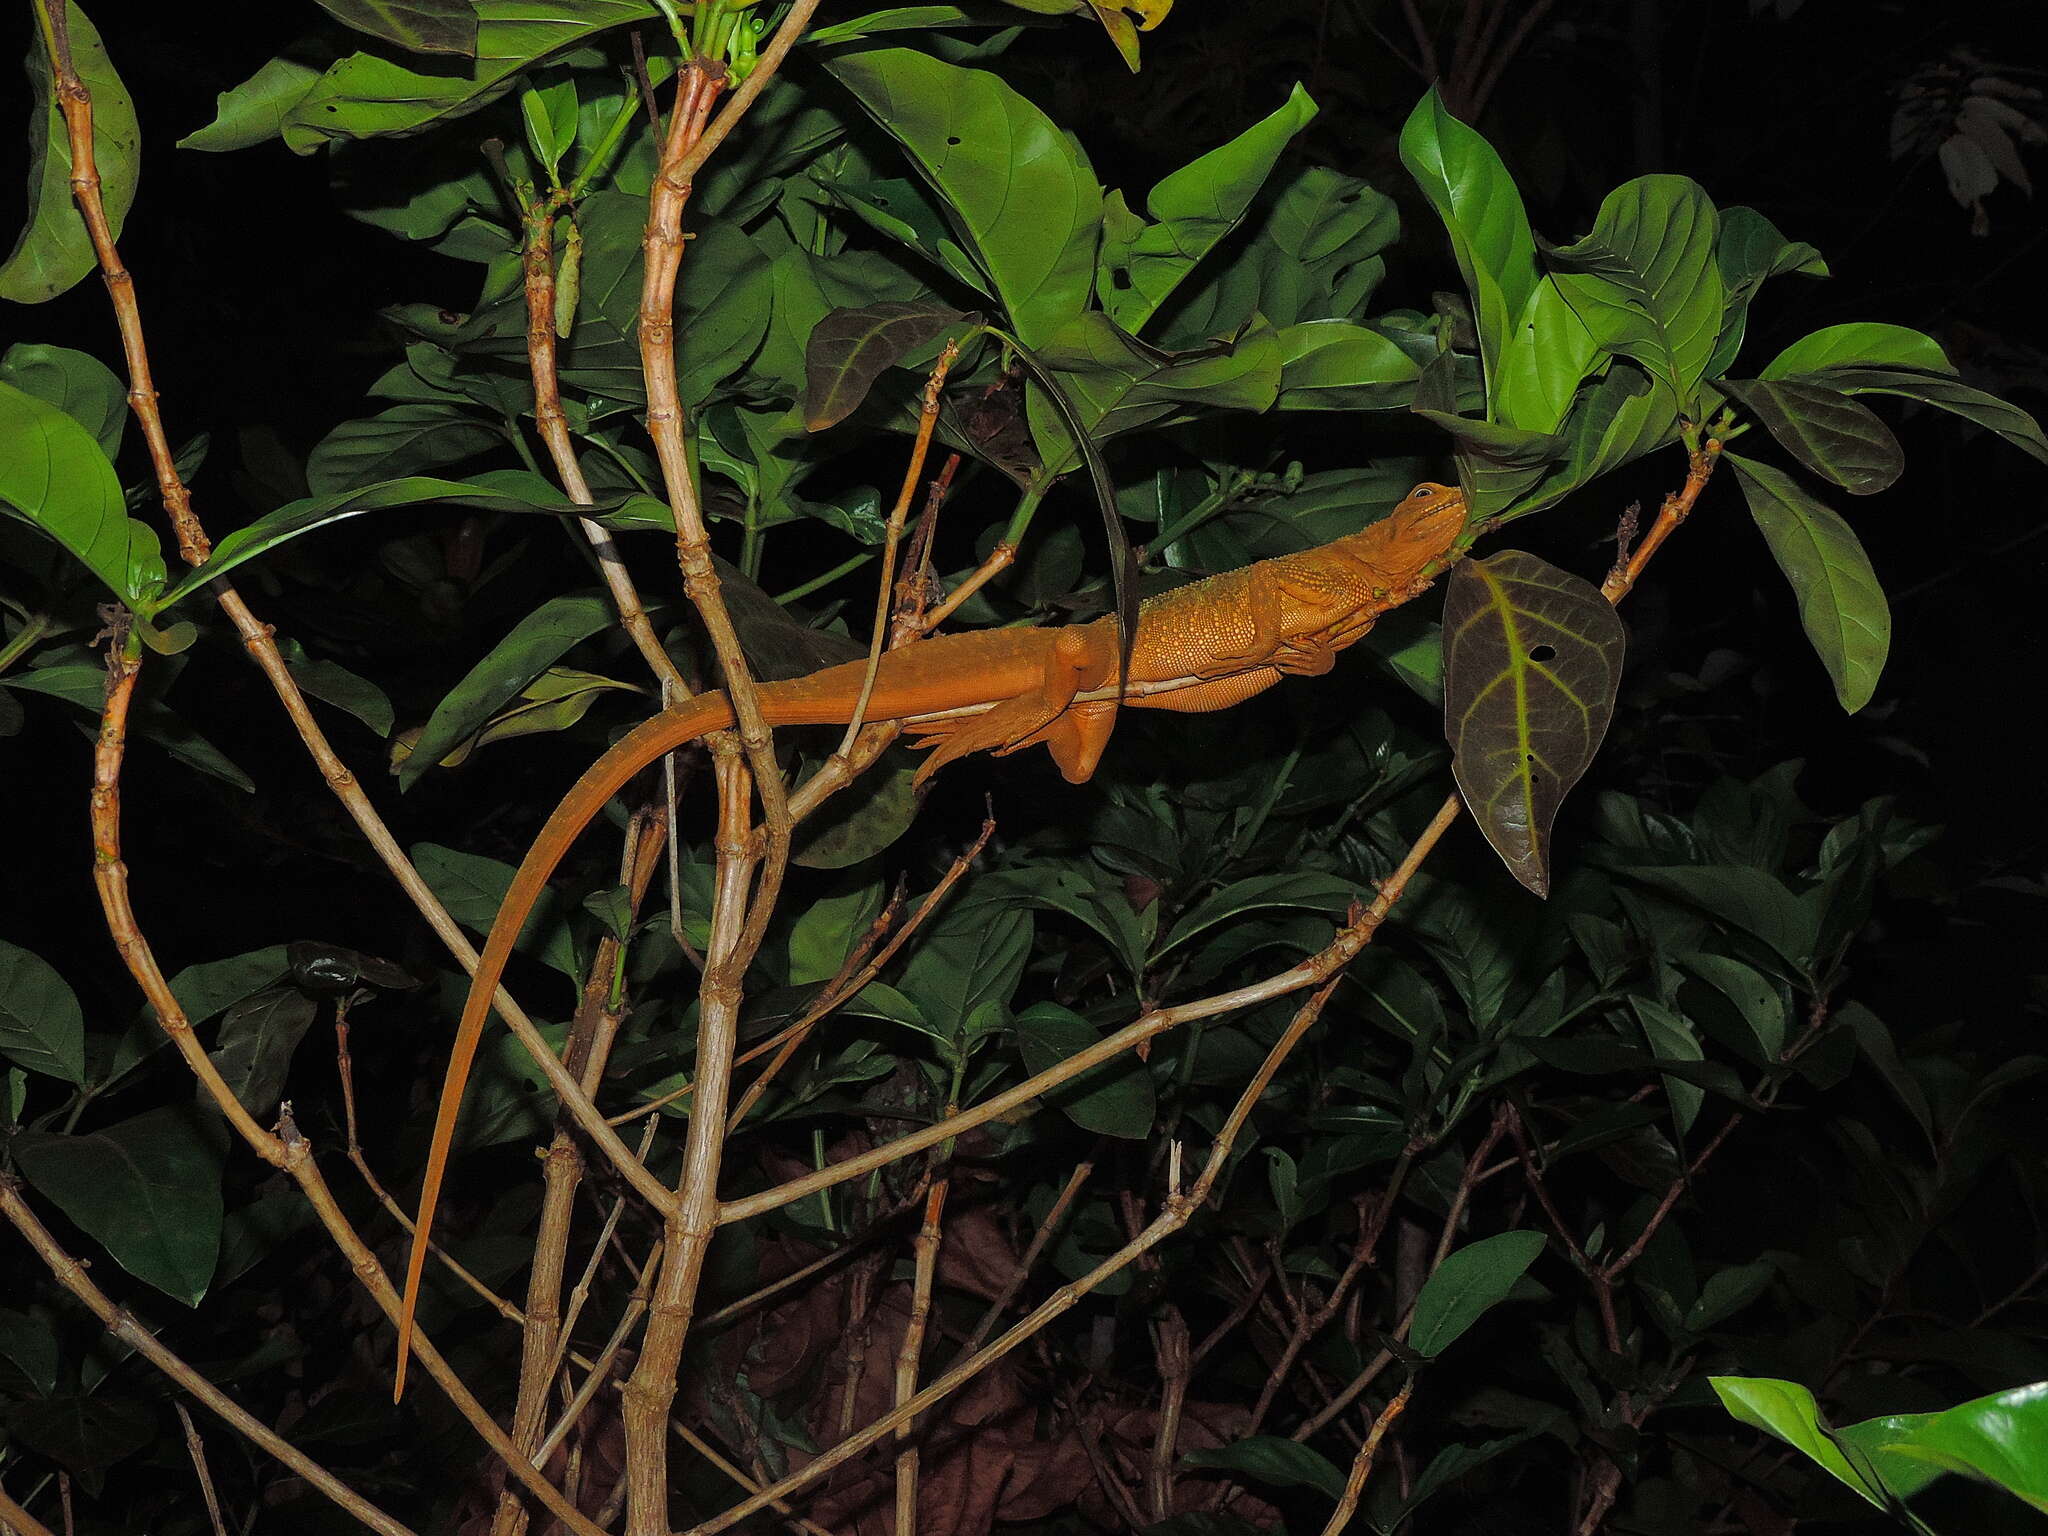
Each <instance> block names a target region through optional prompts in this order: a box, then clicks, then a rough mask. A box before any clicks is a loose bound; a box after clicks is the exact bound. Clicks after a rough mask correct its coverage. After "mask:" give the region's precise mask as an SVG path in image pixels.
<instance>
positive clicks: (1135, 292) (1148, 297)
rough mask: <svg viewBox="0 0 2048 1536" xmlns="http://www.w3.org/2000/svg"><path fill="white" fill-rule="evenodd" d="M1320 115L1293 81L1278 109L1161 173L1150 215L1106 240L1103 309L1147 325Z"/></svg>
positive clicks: (1101, 262)
mask: <svg viewBox="0 0 2048 1536" xmlns="http://www.w3.org/2000/svg"><path fill="white" fill-rule="evenodd" d="M1315 115H1316V104H1315V103H1314V102H1313V101H1311V100H1310V99H1309V95H1308V92H1306V91H1304V90H1303V89H1302V88H1301V87H1300V86H1299V85H1296V86H1295V87H1294V89H1293V91H1292V92H1291V93H1289V95H1288V98H1287V101H1286V104H1285V105H1284V106H1282V107H1281V108H1280V110H1279V111H1277V112H1274V113H1273V114H1271V115H1270V116H1268V117H1266V118H1264V119H1262V120H1261V121H1259V122H1256V123H1254V124H1253V125H1252V126H1251V127H1249V128H1247V129H1246V130H1245V131H1244V132H1243V133H1241V134H1239V135H1238V136H1237V137H1236V138H1234V139H1232V140H1231V141H1230V142H1229V143H1228V144H1224V145H1221V146H1219V147H1217V148H1215V149H1212V150H1210V151H1209V152H1208V153H1207V154H1205V155H1202V156H1201V157H1200V158H1198V159H1196V160H1193V161H1190V162H1189V163H1188V164H1186V165H1184V166H1182V167H1181V168H1180V169H1179V170H1177V171H1174V172H1172V173H1171V174H1169V175H1167V176H1164V177H1162V178H1161V179H1160V181H1159V183H1158V185H1156V186H1154V187H1153V188H1152V191H1151V194H1150V195H1149V196H1148V197H1147V198H1146V199H1145V211H1146V212H1147V213H1148V214H1150V215H1151V216H1152V220H1153V222H1152V223H1150V224H1146V225H1144V226H1143V227H1142V228H1140V229H1139V230H1138V231H1137V232H1136V234H1135V235H1134V236H1133V238H1131V239H1130V240H1129V241H1126V242H1119V243H1116V244H1114V245H1113V244H1112V243H1111V242H1109V241H1107V240H1105V241H1104V243H1103V248H1102V251H1101V254H1100V255H1099V256H1098V257H1097V265H1098V277H1097V281H1096V287H1097V290H1098V292H1099V294H1100V298H1101V303H1102V307H1103V310H1104V311H1105V312H1106V313H1107V314H1108V315H1109V317H1110V319H1112V320H1114V321H1115V322H1116V323H1117V324H1118V325H1120V326H1122V327H1123V328H1124V329H1125V330H1127V331H1130V332H1132V333H1134V334H1135V333H1137V332H1139V331H1142V330H1143V329H1144V328H1145V324H1146V322H1147V321H1149V320H1150V319H1151V318H1152V316H1153V315H1154V314H1156V313H1157V312H1158V310H1159V308H1160V306H1161V305H1162V304H1164V303H1165V302H1166V300H1167V299H1168V298H1169V297H1170V296H1171V295H1172V293H1173V290H1174V289H1175V288H1177V287H1179V286H1180V283H1181V280H1182V279H1183V278H1185V277H1186V276H1187V275H1188V274H1189V273H1190V272H1192V271H1193V270H1194V268H1195V265H1196V263H1198V262H1199V261H1201V260H1202V258H1203V257H1204V256H1206V255H1208V254H1209V252H1210V251H1212V250H1214V249H1215V247H1216V245H1217V243H1218V242H1219V241H1221V240H1222V239H1223V237H1224V236H1225V235H1228V234H1229V233H1230V232H1231V230H1233V229H1235V228H1236V227H1237V224H1238V221H1239V220H1240V219H1242V218H1243V217H1244V215H1245V211H1246V209H1248V208H1249V207H1250V206H1251V202H1252V198H1253V197H1254V196H1256V195H1257V193H1258V191H1259V189H1260V188H1261V187H1263V186H1264V185H1265V183H1266V178H1267V177H1268V176H1270V175H1271V174H1272V173H1273V167H1274V165H1276V164H1277V163H1278V162H1279V159H1280V155H1281V153H1282V152H1283V151H1284V150H1285V149H1286V148H1287V146H1288V144H1289V143H1290V142H1292V140H1293V139H1294V136H1295V135H1296V134H1298V133H1300V132H1301V130H1302V129H1304V128H1306V127H1307V126H1308V125H1309V123H1310V122H1311V121H1313V120H1314V118H1315Z"/></svg>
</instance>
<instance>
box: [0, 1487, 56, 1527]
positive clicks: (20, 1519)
mask: <svg viewBox="0 0 2048 1536" xmlns="http://www.w3.org/2000/svg"><path fill="white" fill-rule="evenodd" d="M0 1531H5V1532H7V1533H8V1536H54V1533H53V1532H52V1531H51V1530H50V1528H49V1527H48V1526H47V1525H45V1524H43V1522H42V1521H40V1520H38V1519H37V1518H36V1517H35V1516H34V1515H32V1514H30V1513H29V1512H28V1511H27V1510H25V1509H23V1508H22V1507H21V1506H20V1505H19V1504H17V1503H15V1502H14V1500H12V1499H10V1498H9V1497H7V1490H6V1489H5V1488H0Z"/></svg>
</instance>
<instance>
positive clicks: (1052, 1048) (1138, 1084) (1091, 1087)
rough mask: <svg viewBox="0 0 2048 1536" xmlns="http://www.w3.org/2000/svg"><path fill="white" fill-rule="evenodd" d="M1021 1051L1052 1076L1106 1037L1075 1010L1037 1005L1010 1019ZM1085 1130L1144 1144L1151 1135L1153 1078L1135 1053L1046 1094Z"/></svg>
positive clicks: (1030, 1065) (1034, 1067) (1029, 1063)
mask: <svg viewBox="0 0 2048 1536" xmlns="http://www.w3.org/2000/svg"><path fill="white" fill-rule="evenodd" d="M1011 1027H1012V1028H1013V1029H1015V1030H1016V1032H1017V1048H1018V1050H1020V1051H1021V1052H1023V1055H1024V1066H1025V1068H1026V1070H1028V1071H1030V1072H1032V1073H1034V1074H1035V1073H1039V1072H1046V1071H1050V1070H1051V1069H1052V1068H1053V1067H1055V1066H1058V1065H1059V1064H1060V1063H1061V1062H1063V1061H1065V1060H1066V1059H1067V1058H1068V1057H1070V1056H1074V1055H1077V1054H1079V1053H1080V1052H1081V1051H1084V1050H1086V1049H1087V1048H1088V1047H1089V1046H1091V1045H1094V1044H1095V1043H1096V1042H1098V1041H1099V1040H1101V1038H1102V1032H1101V1031H1100V1030H1098V1029H1097V1028H1096V1027H1095V1026H1094V1025H1093V1024H1090V1023H1089V1022H1088V1021H1087V1020H1086V1019H1084V1018H1082V1017H1081V1015H1080V1014H1078V1013H1076V1012H1074V1011H1073V1010H1072V1009H1071V1008H1065V1007H1062V1006H1061V1005H1060V1004H1058V1003H1033V1004H1032V1005H1031V1006H1030V1007H1029V1008H1026V1009H1024V1010H1023V1011H1022V1012H1020V1013H1019V1014H1017V1016H1016V1017H1015V1018H1014V1019H1012V1020H1011ZM1046 1098H1047V1101H1048V1102H1049V1103H1052V1104H1055V1105H1057V1106H1059V1108H1060V1110H1061V1111H1062V1112H1063V1113H1064V1114H1065V1115H1066V1117H1067V1118H1068V1119H1069V1120H1072V1121H1073V1122H1074V1124H1076V1125H1078V1126H1080V1127H1081V1129H1082V1130H1084V1131H1093V1132H1095V1133H1096V1134H1097V1135H1100V1136H1120V1137H1123V1138H1125V1139H1126V1140H1131V1141H1143V1140H1144V1139H1145V1138H1146V1137H1147V1136H1149V1135H1151V1134H1152V1116H1153V1113H1154V1110H1155V1107H1156V1106H1155V1102H1154V1099H1153V1093H1152V1075H1151V1073H1150V1072H1148V1071H1147V1070H1146V1067H1145V1063H1144V1062H1142V1061H1140V1060H1139V1059H1138V1058H1137V1056H1136V1054H1135V1053H1133V1052H1128V1051H1127V1052H1125V1053H1124V1054H1123V1055H1122V1056H1119V1057H1117V1058H1116V1059H1114V1060H1112V1061H1106V1062H1104V1063H1102V1065H1100V1066H1098V1067H1091V1068H1090V1069H1089V1070H1088V1071H1086V1072H1083V1073H1082V1074H1081V1075H1080V1076H1079V1077H1076V1078H1072V1079H1070V1080H1069V1081H1068V1082H1066V1083H1063V1084H1062V1085H1061V1086H1060V1087H1058V1088H1056V1089H1054V1090H1053V1091H1052V1092H1051V1093H1050V1094H1048V1095H1046Z"/></svg>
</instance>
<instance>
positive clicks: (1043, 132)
mask: <svg viewBox="0 0 2048 1536" xmlns="http://www.w3.org/2000/svg"><path fill="white" fill-rule="evenodd" d="M826 67H827V68H828V69H830V70H831V72H832V73H833V75H834V76H836V77H837V78H838V79H839V81H840V83H841V84H843V85H845V86H846V88H847V89H848V90H850V91H852V92H853V94H854V96H855V97H856V98H857V99H858V100H859V101H860V103H861V105H862V106H864V107H866V108H867V110H868V112H869V113H870V114H871V115H872V116H873V117H874V119H875V121H876V123H877V124H878V125H879V126H880V127H881V128H882V129H883V130H884V131H885V132H887V133H890V134H892V135H894V137H895V138H896V140H897V141H898V142H899V143H901V144H902V146H903V147H904V149H905V150H906V151H908V153H909V155H910V157H911V159H912V161H913V162H914V163H915V164H916V166H917V168H918V171H919V173H920V174H922V175H923V176H924V178H925V180H926V181H928V182H929V183H930V184H931V186H932V187H933V189H934V190H935V191H936V192H937V193H938V194H939V196H940V197H941V198H942V199H944V201H945V203H946V207H947V211H948V215H949V217H950V219H951V220H952V222H953V225H954V228H955V229H956V230H957V231H958V232H959V234H960V236H961V238H962V239H963V240H964V241H965V242H966V243H967V245H968V246H969V248H970V249H971V250H972V251H973V253H974V255H975V257H976V259H977V260H978V261H979V263H980V265H981V267H982V269H983V270H984V271H986V272H987V273H988V275H989V279H990V281H991V282H993V283H994V284H995V289H996V293H997V295H998V296H999V297H1000V298H1001V300H1002V302H1003V306H1004V308H1005V310H1006V311H1007V312H1008V314H1009V319H1010V326H1011V328H1012V329H1013V330H1014V331H1015V332H1016V333H1017V336H1018V338H1019V339H1020V340H1022V341H1023V343H1024V344H1025V345H1026V346H1029V347H1036V346H1039V345H1040V344H1041V343H1042V342H1043V341H1044V340H1045V339H1046V338H1048V337H1049V336H1051V335H1052V333H1053V332H1054V331H1055V330H1057V329H1058V328H1059V327H1060V326H1061V325H1063V324H1065V323H1066V322H1067V321H1068V320H1071V319H1072V318H1073V317H1074V316H1076V315H1078V314H1080V313H1081V311H1082V310H1083V309H1084V308H1085V307H1086V305H1087V302H1088V295H1089V291H1090V289H1091V288H1092V287H1093V285H1094V278H1095V242H1096V238H1097V232H1098V226H1099V225H1100V222H1101V219H1102V188H1101V187H1100V186H1099V185H1098V184H1097V183H1096V180H1095V175H1094V173H1093V171H1091V170H1090V168H1089V166H1088V163H1087V161H1086V160H1085V159H1084V158H1083V157H1082V155H1081V153H1080V151H1079V149H1078V148H1076V146H1075V145H1074V144H1073V142H1072V141H1071V140H1070V139H1068V138H1067V137H1066V135H1065V134H1063V133H1061V132H1060V130H1059V129H1058V128H1057V127H1056V126H1055V125H1054V124H1053V123H1052V121H1051V120H1050V119H1048V118H1047V117H1046V116H1045V114H1044V113H1042V112H1040V111H1039V110H1038V109H1037V108H1036V107H1034V106H1033V105H1032V104H1031V103H1030V102H1028V101H1026V100H1025V99H1024V98H1023V97H1022V96H1020V95H1018V94H1017V93H1016V92H1015V91H1013V90H1012V89H1011V88H1010V87H1009V86H1008V85H1006V84H1004V83H1003V81H1002V80H1000V79H998V78H997V77H996V76H995V75H992V74H989V73H987V72H986V71H984V70H978V69H962V68H960V67H959V66H957V65H953V64H947V63H945V62H943V61H941V60H939V59H935V58H932V57H931V56H930V55H928V54H923V53H914V52H911V51H910V50H908V49H902V48H884V49H878V50H875V51H873V52H869V53H858V54H851V55H848V56H846V57H843V58H838V59H834V60H832V61H831V62H830V63H829V64H828V65H827V66H826Z"/></svg>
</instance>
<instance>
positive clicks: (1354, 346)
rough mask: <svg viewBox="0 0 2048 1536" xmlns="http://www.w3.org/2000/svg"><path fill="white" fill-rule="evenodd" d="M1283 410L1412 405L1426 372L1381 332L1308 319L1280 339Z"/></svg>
mask: <svg viewBox="0 0 2048 1536" xmlns="http://www.w3.org/2000/svg"><path fill="white" fill-rule="evenodd" d="M1277 339H1278V342H1279V345H1280V393H1279V396H1278V397H1277V398H1276V399H1275V400H1274V402H1273V404H1274V407H1275V408H1276V409H1278V410H1283V411H1388V410H1398V409H1400V408H1401V407H1403V406H1405V405H1407V404H1409V403H1410V401H1411V400H1412V399H1413V398H1414V394H1415V380H1416V379H1417V377H1418V376H1419V375H1420V374H1421V372H1422V370H1421V369H1419V368H1418V367H1416V365H1415V363H1414V361H1413V360H1412V359H1410V357H1409V356H1408V354H1407V353H1405V352H1403V351H1402V350H1401V349H1400V348H1399V347H1398V346H1396V345H1395V344H1394V343H1393V342H1391V341H1389V340H1388V339H1387V338H1386V337H1384V336H1382V335H1381V334H1380V333H1379V332H1378V331H1375V330H1371V329H1369V328H1368V327H1366V326H1363V325H1359V324H1357V323H1355V322H1354V321H1350V320H1304V321H1302V322H1301V323H1300V324H1299V325H1290V326H1288V327H1286V328H1285V329H1283V330H1282V331H1281V332H1280V333H1279V335H1278V338H1277Z"/></svg>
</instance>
